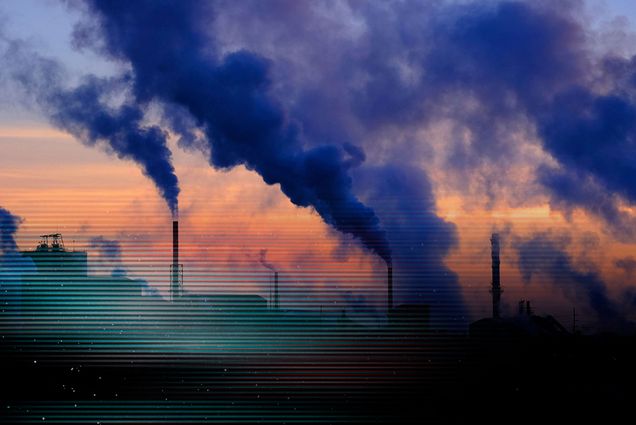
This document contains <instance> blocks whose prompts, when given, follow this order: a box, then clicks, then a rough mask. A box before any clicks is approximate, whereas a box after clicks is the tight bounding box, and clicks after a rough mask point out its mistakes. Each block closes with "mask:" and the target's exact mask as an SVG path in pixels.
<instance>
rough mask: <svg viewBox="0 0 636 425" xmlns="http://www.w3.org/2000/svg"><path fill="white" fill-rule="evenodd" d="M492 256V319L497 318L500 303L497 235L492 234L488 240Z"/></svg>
mask: <svg viewBox="0 0 636 425" xmlns="http://www.w3.org/2000/svg"><path fill="white" fill-rule="evenodd" d="M490 244H491V255H492V288H491V289H490V293H491V294H492V317H494V318H498V317H499V303H500V301H501V293H502V292H503V291H502V290H501V281H500V275H499V234H497V233H493V234H492V237H491V238H490Z"/></svg>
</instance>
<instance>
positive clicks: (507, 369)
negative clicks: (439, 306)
mask: <svg viewBox="0 0 636 425" xmlns="http://www.w3.org/2000/svg"><path fill="white" fill-rule="evenodd" d="M50 255H51V256H57V257H60V252H57V251H54V252H53V251H52V252H51V254H50ZM28 256H29V255H26V257H28ZM44 256H46V255H44ZM62 256H63V255H62ZM51 258H52V257H49V258H48V259H49V260H50V259H51ZM64 258H65V259H70V260H69V261H68V262H66V263H64V264H66V266H64V267H60V266H59V265H60V262H59V261H60V260H59V258H58V260H56V261H57V262H56V261H53V263H54V264H56V267H55V268H53V269H51V268H50V266H51V262H50V261H40V260H42V259H41V258H39V259H38V260H34V261H33V263H34V264H35V266H33V267H27V266H25V267H24V268H23V270H21V273H20V275H19V276H17V275H16V276H13V278H11V277H10V276H9V277H7V275H6V274H5V275H4V277H3V279H5V280H4V281H3V287H4V288H9V289H11V290H12V293H11V294H9V296H6V297H5V299H6V300H8V301H7V303H6V304H5V306H4V309H3V311H2V314H1V315H0V331H1V332H0V335H1V339H0V341H1V345H0V354H1V356H2V359H1V361H0V373H1V374H2V377H3V383H4V385H2V386H0V402H1V403H2V404H0V414H1V415H2V420H3V421H4V423H60V424H68V423H93V424H95V423H103V424H106V423H170V424H184V423H188V424H189V423H287V424H293V423H304V424H306V423H329V424H332V423H364V424H367V423H387V424H396V423H418V424H419V423H470V424H473V423H484V424H493V423H502V424H504V423H505V424H515V423H524V424H526V423H528V424H535V423H539V424H551V423H554V424H563V423H572V424H581V423H604V424H609V423H625V424H631V423H633V418H632V416H633V413H632V404H633V402H632V400H633V399H634V396H636V389H635V388H636V386H634V382H635V378H636V370H635V369H636V366H635V362H634V359H635V358H636V338H635V337H634V336H618V335H597V336H582V335H573V334H571V333H569V332H567V331H566V330H565V329H563V328H562V327H560V325H558V322H556V321H551V320H550V319H549V318H545V317H538V316H533V315H531V314H526V315H525V316H523V317H517V318H513V319H509V318H501V317H494V318H488V319H483V320H480V321H477V322H475V323H473V324H472V325H471V327H470V329H467V330H465V331H458V332H441V331H439V330H436V329H432V328H431V327H430V325H429V323H428V316H429V314H430V312H429V310H428V308H427V307H426V306H421V305H420V306H408V305H407V306H396V307H394V308H392V309H391V310H390V311H389V314H388V316H389V321H388V323H387V324H386V325H384V326H378V327H373V328H371V327H363V326H360V325H358V324H356V323H355V322H354V321H352V320H350V319H348V318H347V317H346V316H344V315H343V316H340V317H336V318H333V317H331V318H329V317H325V316H323V315H321V314H317V313H316V314H309V313H305V314H302V313H301V312H293V311H285V310H283V309H280V308H278V307H279V306H278V302H276V303H274V306H275V307H277V308H268V306H267V302H266V300H265V299H263V298H261V297H259V296H256V295H234V294H217V295H200V294H190V293H187V292H185V291H183V290H182V288H181V287H180V282H179V281H178V279H177V277H176V276H175V275H174V274H173V275H171V276H172V279H173V280H172V282H174V283H175V285H174V287H176V288H177V289H178V295H177V296H173V297H171V298H173V299H172V302H170V301H168V300H165V299H163V298H162V297H159V296H157V295H148V294H146V295H145V296H144V286H143V282H142V281H138V280H134V279H128V278H126V277H123V276H119V277H113V276H90V275H89V274H87V273H85V272H84V270H86V268H85V266H84V264H83V263H82V261H79V262H78V261H77V258H80V259H81V258H82V255H81V254H80V255H71V256H67V257H64ZM83 258H85V256H84V257H83ZM22 260H24V258H22ZM22 260H20V262H16V264H18V263H19V264H23V261H22ZM16 261H17V260H16ZM38 261H40V262H39V263H38ZM173 262H174V264H175V265H176V266H175V267H173V269H172V271H173V272H174V270H175V269H176V270H178V269H179V266H178V259H176V260H175V261H173ZM65 267H66V268H65ZM78 270H79V272H78ZM9 280H11V282H10V283H8V281H9ZM497 298H498V297H497ZM497 302H498V299H497Z"/></svg>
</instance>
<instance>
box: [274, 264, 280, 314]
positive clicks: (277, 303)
mask: <svg viewBox="0 0 636 425" xmlns="http://www.w3.org/2000/svg"><path fill="white" fill-rule="evenodd" d="M279 307H280V303H279V298H278V272H274V310H278V308H279Z"/></svg>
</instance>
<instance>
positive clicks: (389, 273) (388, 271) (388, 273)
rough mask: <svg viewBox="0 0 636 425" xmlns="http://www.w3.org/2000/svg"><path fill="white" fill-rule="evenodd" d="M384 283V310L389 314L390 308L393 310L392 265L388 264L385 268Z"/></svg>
mask: <svg viewBox="0 0 636 425" xmlns="http://www.w3.org/2000/svg"><path fill="white" fill-rule="evenodd" d="M386 284H387V302H386V306H387V308H386V310H387V314H391V310H393V266H391V265H388V266H387V269H386Z"/></svg>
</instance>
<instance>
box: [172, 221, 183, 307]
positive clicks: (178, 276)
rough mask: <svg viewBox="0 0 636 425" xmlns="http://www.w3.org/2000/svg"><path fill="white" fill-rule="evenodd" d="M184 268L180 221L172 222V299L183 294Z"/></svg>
mask: <svg viewBox="0 0 636 425" xmlns="http://www.w3.org/2000/svg"><path fill="white" fill-rule="evenodd" d="M182 273H183V268H182V266H181V265H180V264H179V221H178V220H174V221H173V222H172V265H171V266H170V275H171V276H170V299H171V300H172V301H174V300H176V299H177V298H179V297H180V296H181V287H182V282H183V275H182Z"/></svg>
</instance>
